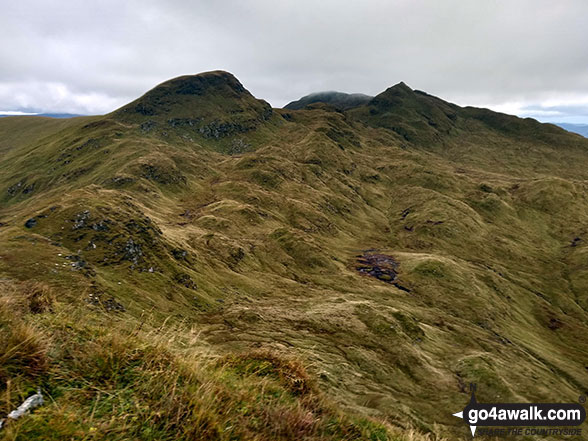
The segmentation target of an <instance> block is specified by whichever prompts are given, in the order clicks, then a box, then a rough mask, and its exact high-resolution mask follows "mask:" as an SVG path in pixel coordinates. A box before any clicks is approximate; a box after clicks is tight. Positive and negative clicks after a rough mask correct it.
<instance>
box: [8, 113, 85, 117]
mask: <svg viewBox="0 0 588 441" xmlns="http://www.w3.org/2000/svg"><path fill="white" fill-rule="evenodd" d="M7 116H13V115H5V114H1V113H0V118H3V117H7ZM24 116H45V117H47V118H75V117H77V116H83V115H78V114H74V113H37V114H35V115H24Z"/></svg>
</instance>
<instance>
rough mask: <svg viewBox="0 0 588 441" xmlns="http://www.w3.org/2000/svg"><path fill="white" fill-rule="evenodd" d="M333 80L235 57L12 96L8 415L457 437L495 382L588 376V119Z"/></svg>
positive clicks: (103, 429)
mask: <svg viewBox="0 0 588 441" xmlns="http://www.w3.org/2000/svg"><path fill="white" fill-rule="evenodd" d="M311 97H312V99H306V98H303V99H301V100H300V101H299V102H298V103H297V104H290V105H288V106H286V107H287V108H284V109H276V108H272V107H271V106H270V105H269V104H268V103H267V102H265V101H263V100H260V99H257V98H255V97H254V96H253V95H251V93H249V92H248V91H247V90H246V89H245V87H244V86H243V85H242V84H241V83H240V82H239V81H238V80H237V79H236V78H235V77H234V76H233V75H231V74H229V73H227V72H222V71H214V72H207V73H203V74H199V75H192V76H183V77H179V78H175V79H172V80H169V81H167V82H165V83H163V84H161V85H159V86H157V87H155V88H154V89H152V90H150V91H148V92H147V93H146V94H145V95H143V96H142V97H140V98H138V99H137V100H135V101H133V102H132V103H130V104H128V105H126V106H124V107H122V108H121V109H118V110H116V111H114V112H112V113H110V114H108V115H104V116H92V117H76V118H70V119H53V118H46V117H33V116H26V117H25V116H21V117H5V118H1V119H0V396H2V399H0V417H2V418H3V417H4V415H8V414H9V413H10V412H11V411H12V410H13V409H16V408H18V406H19V405H20V403H22V402H23V401H24V400H25V399H26V398H27V397H29V396H31V395H33V394H35V393H37V390H38V388H40V389H39V390H40V391H42V393H43V396H44V397H45V400H44V404H43V405H42V406H39V407H38V408H36V409H35V410H34V413H33V414H31V415H29V416H23V417H22V418H19V419H18V420H14V421H7V422H6V423H5V424H4V427H3V428H2V432H1V433H2V435H3V436H7V437H8V438H7V439H17V438H18V439H47V440H49V439H55V440H58V439H59V440H61V439H108V440H123V439H201V440H207V439H209V440H216V439H221V440H229V439H230V440H238V439H243V440H245V439H256V440H289V439H297V440H298V439H300V440H302V439H304V440H364V439H365V440H426V439H438V440H442V439H451V440H456V439H469V437H470V436H471V435H470V432H469V429H468V428H467V427H465V425H464V423H463V421H462V420H460V419H458V418H456V417H454V416H453V415H452V414H453V413H455V412H458V411H460V410H462V409H463V408H464V406H465V405H466V404H467V402H468V401H469V396H470V392H469V385H470V384H471V383H476V384H477V392H476V394H477V399H478V401H480V402H486V403H511V402H512V403H518V402H520V403H525V402H577V400H578V397H579V396H580V395H584V396H585V395H586V394H588V339H586V335H588V197H587V195H588V181H587V179H588V167H587V166H586V165H587V164H588V139H586V138H583V137H582V136H580V135H576V134H572V133H569V132H566V131H565V130H563V129H561V128H559V127H556V126H554V125H550V124H541V123H539V122H537V121H535V120H532V119H521V118H517V117H514V116H510V115H505V114H501V113H496V112H492V111H490V110H487V109H478V108H471V107H460V106H457V105H455V104H451V103H448V102H446V101H444V100H442V99H440V98H437V97H434V96H431V95H429V94H427V93H425V92H421V91H417V90H413V89H412V88H410V87H409V86H407V85H406V84H404V83H399V84H397V85H395V86H392V87H390V88H389V89H387V90H386V91H384V92H382V93H381V94H379V95H377V96H375V97H367V96H364V95H361V96H354V95H351V96H347V95H345V94H334V93H326V94H316V95H314V96H313V95H311ZM49 397H50V398H49ZM587 436H588V434H586V433H585V434H583V435H582V437H583V438H581V439H588V438H586V437H587ZM545 439H555V438H545Z"/></svg>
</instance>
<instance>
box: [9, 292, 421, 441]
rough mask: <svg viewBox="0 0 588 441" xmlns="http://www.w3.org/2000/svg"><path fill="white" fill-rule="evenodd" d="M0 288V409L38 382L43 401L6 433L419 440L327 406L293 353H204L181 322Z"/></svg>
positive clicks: (47, 436)
mask: <svg viewBox="0 0 588 441" xmlns="http://www.w3.org/2000/svg"><path fill="white" fill-rule="evenodd" d="M54 297H55V296H54V295H53V292H52V291H51V289H49V288H48V287H47V286H45V285H41V284H30V283H8V282H2V283H1V284H0V334H1V337H2V338H0V379H1V383H0V397H1V398H0V413H1V414H2V415H6V414H7V413H8V412H9V411H10V410H11V409H14V408H15V407H17V406H18V404H20V402H21V401H22V400H23V399H24V398H26V397H27V396H28V395H30V394H31V393H32V392H33V391H35V390H36V388H37V387H38V386H40V387H41V389H42V391H43V393H44V395H45V398H46V404H45V406H43V407H41V408H39V409H37V410H36V411H35V412H34V413H33V414H32V415H29V416H26V417H24V418H22V419H20V420H18V421H15V422H12V421H11V422H9V423H8V424H7V426H6V428H5V429H4V431H3V434H2V435H3V436H4V437H5V439H9V440H17V439H43V440H63V439H80V440H81V439H84V440H86V439H88V440H89V439H109V440H126V439H143V440H167V439H170V440H171V439H174V440H176V439H199V440H240V439H243V440H290V439H292V440H293V439H296V440H299V439H307V440H314V439H317V440H318V439H320V440H364V439H365V440H374V441H376V440H382V441H383V440H399V441H400V440H410V439H414V440H418V439H426V438H422V437H420V436H418V435H416V434H414V433H413V432H407V433H406V434H401V433H400V432H397V431H395V430H394V429H392V428H391V427H389V426H386V425H384V424H383V423H380V422H378V421H375V420H371V419H366V418H360V417H355V416H353V415H349V414H346V413H345V412H343V411H342V410H340V409H338V408H337V407H336V406H335V405H334V404H332V403H329V402H328V401H327V400H326V399H325V397H324V396H323V395H322V394H321V393H320V391H319V390H318V389H317V386H316V384H315V382H314V380H313V379H312V377H311V376H310V375H309V374H308V373H307V372H306V370H305V368H304V367H303V365H302V364H301V363H300V361H298V360H294V359H289V358H285V357H283V356H280V355H279V354H277V353H275V352H269V351H257V352H250V353H247V354H241V353H238V354H229V355H223V356H217V355H212V354H210V353H207V352H206V351H204V350H203V349H201V348H200V349H198V338H197V336H196V337H195V335H194V333H193V332H191V331H190V330H189V329H186V328H185V327H182V326H165V327H160V328H156V329H154V328H151V329H149V326H148V325H147V324H146V323H145V322H135V321H128V320H125V319H128V317H125V319H123V318H122V317H114V318H113V317H112V316H108V315H106V314H103V313H102V312H98V311H92V310H89V309H88V308H87V307H83V306H81V307H73V308H72V306H71V305H65V304H62V303H57V302H55V300H54Z"/></svg>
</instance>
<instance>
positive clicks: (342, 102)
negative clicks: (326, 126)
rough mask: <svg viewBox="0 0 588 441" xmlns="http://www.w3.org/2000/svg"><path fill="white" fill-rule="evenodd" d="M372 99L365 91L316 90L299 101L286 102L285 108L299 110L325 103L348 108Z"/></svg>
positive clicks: (344, 108)
mask: <svg viewBox="0 0 588 441" xmlns="http://www.w3.org/2000/svg"><path fill="white" fill-rule="evenodd" d="M371 99H372V97H371V96H368V95H364V94H363V93H344V92H336V91H332V90H331V91H325V92H315V93H311V94H310V95H306V96H303V97H302V98H300V99H299V100H297V101H292V102H291V103H288V104H286V106H284V108H285V109H289V110H299V109H303V108H305V107H306V106H309V105H311V104H315V103H325V104H329V105H331V106H333V107H334V108H336V109H340V110H347V109H352V108H354V107H358V106H361V105H363V104H366V103H367V102H369V101H370V100H371Z"/></svg>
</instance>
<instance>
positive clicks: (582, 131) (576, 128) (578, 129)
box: [556, 123, 588, 138]
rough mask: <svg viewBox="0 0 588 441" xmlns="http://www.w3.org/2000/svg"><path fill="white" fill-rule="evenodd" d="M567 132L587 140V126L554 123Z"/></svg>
mask: <svg viewBox="0 0 588 441" xmlns="http://www.w3.org/2000/svg"><path fill="white" fill-rule="evenodd" d="M556 125H558V126H560V127H561V128H563V129H566V130H567V131H568V132H573V133H577V134H579V135H582V136H583V137H585V138H588V124H570V123H556Z"/></svg>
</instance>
